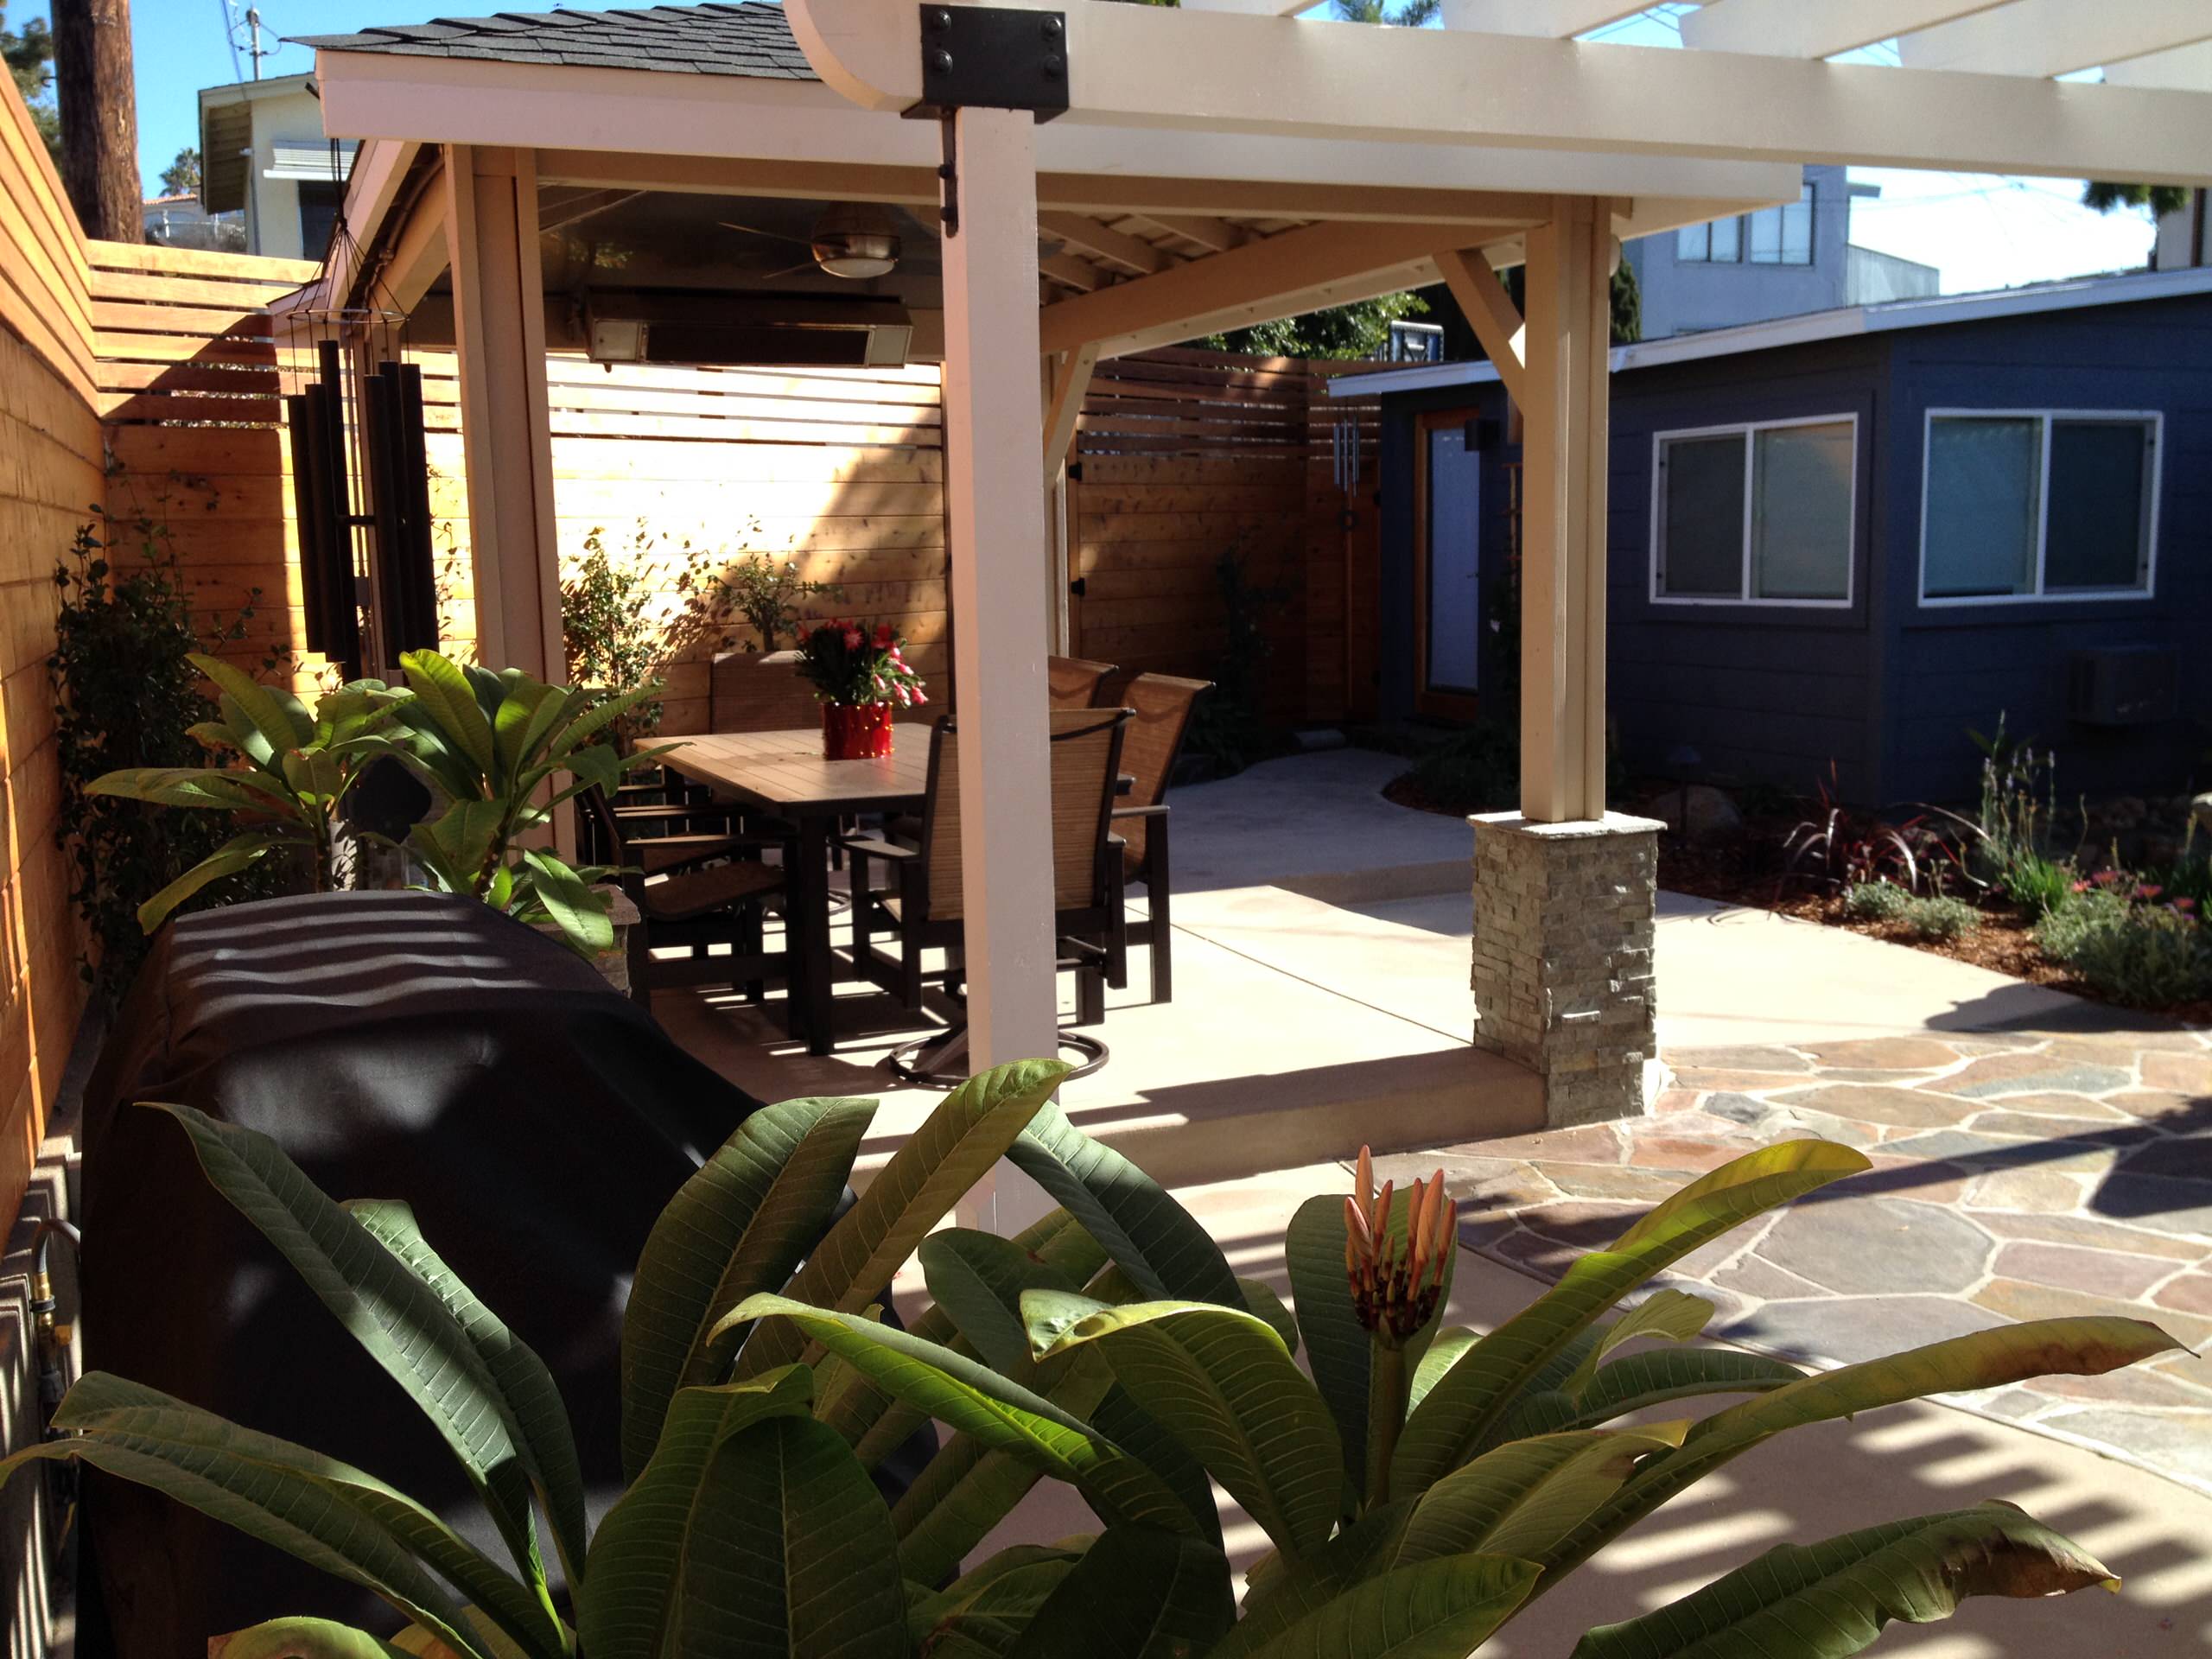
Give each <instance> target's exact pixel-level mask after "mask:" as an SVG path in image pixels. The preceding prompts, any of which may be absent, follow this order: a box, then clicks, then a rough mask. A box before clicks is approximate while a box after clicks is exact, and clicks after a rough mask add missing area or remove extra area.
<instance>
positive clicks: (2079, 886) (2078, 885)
mask: <svg viewBox="0 0 2212 1659" xmlns="http://www.w3.org/2000/svg"><path fill="white" fill-rule="evenodd" d="M2088 890H2089V884H2088V882H2087V881H2076V882H2075V884H2074V891H2075V892H2076V893H2087V892H2088Z"/></svg>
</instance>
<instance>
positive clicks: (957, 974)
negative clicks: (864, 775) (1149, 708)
mask: <svg viewBox="0 0 2212 1659" xmlns="http://www.w3.org/2000/svg"><path fill="white" fill-rule="evenodd" d="M1051 719H1052V737H1051V744H1052V903H1053V917H1052V927H1053V933H1054V937H1055V938H1056V939H1057V941H1058V951H1057V962H1058V966H1059V967H1062V968H1071V969H1074V970H1075V975H1076V1016H1075V1022H1074V1023H1075V1024H1076V1025H1077V1026H1095V1025H1098V1024H1101V1023H1102V1022H1103V1020H1105V1018H1106V982H1107V980H1108V978H1109V975H1116V974H1118V973H1120V971H1121V970H1120V967H1119V963H1118V960H1117V958H1116V945H1115V938H1116V929H1117V921H1116V918H1118V916H1119V914H1120V911H1121V864H1120V862H1119V861H1118V860H1117V859H1116V857H1115V856H1114V855H1113V854H1112V849H1110V848H1109V845H1108V841H1109V836H1108V825H1109V822H1110V816H1109V815H1110V813H1111V811H1112V808H1113V804H1114V798H1115V790H1116V783H1117V779H1118V776H1119V773H1120V771H1121V761H1122V733H1123V730H1124V728H1126V727H1127V725H1128V719H1129V715H1128V710H1127V709H1053V710H1052V715H1051ZM845 849H846V851H847V853H848V854H849V855H850V857H851V861H852V868H853V962H854V966H855V969H856V970H857V971H858V972H859V973H860V974H861V976H862V977H864V978H866V979H868V981H869V982H872V983H874V984H875V985H878V986H880V987H881V988H883V989H885V990H887V991H889V992H891V993H892V994H893V995H896V996H897V997H898V998H899V1001H900V1002H901V1003H902V1004H903V1005H904V1006H905V1007H908V1008H911V1009H913V1010H915V1011H916V1012H919V1011H920V1010H921V1008H922V1007H923V1000H922V999H923V992H924V989H925V986H926V985H927V984H928V982H930V981H931V980H935V981H936V982H938V984H939V985H940V986H941V988H943V989H944V992H945V993H946V994H947V995H954V994H956V988H957V987H958V986H959V985H960V984H961V983H962V982H963V980H964V978H965V976H966V968H965V964H964V963H963V960H962V956H961V947H962V944H963V931H962V930H963V918H964V916H965V914H966V912H965V910H964V909H963V905H962V902H961V900H962V882H963V873H962V869H961V863H960V738H959V733H958V730H957V728H956V727H955V725H954V723H953V721H952V718H951V716H950V715H946V716H945V717H944V718H942V719H940V720H939V721H938V722H937V725H936V727H935V728H934V729H933V730H932V732H931V735H930V769H929V785H928V794H927V796H926V798H925V800H924V803H923V806H922V815H921V835H920V842H919V844H918V846H912V847H907V846H902V845H899V843H897V842H891V841H887V840H882V839H880V838H877V837H874V836H853V837H851V838H849V839H848V840H847V841H846V842H845ZM879 868H880V870H881V873H882V874H883V876H884V877H885V883H884V886H883V887H881V888H880V889H879V888H878V886H877V883H876V880H875V877H876V874H877V872H878V869H879ZM879 928H880V929H881V930H882V931H883V932H884V934H885V935H886V936H887V938H890V939H895V940H896V941H897V944H898V952H897V954H896V955H895V956H893V955H891V954H888V953H887V952H885V951H883V950H879V949H878V947H877V945H876V936H877V930H878V929H879ZM927 950H943V951H944V953H945V963H944V967H943V968H941V969H938V970H936V971H935V972H934V973H931V972H928V971H925V968H924V965H923V953H924V952H925V951H927ZM1061 1042H1062V1044H1063V1046H1066V1047H1069V1048H1072V1049H1074V1050H1075V1051H1076V1052H1078V1053H1080V1054H1083V1055H1084V1056H1085V1057H1086V1058H1085V1061H1084V1065H1082V1066H1081V1067H1080V1068H1079V1069H1078V1071H1077V1075H1078V1076H1080V1075H1083V1074H1084V1073H1086V1072H1089V1071H1096V1070H1097V1068H1098V1067H1099V1066H1101V1065H1104V1064H1105V1063H1106V1058H1107V1049H1106V1045H1105V1044H1104V1043H1103V1042H1101V1041H1099V1040H1098V1039H1096V1038H1095V1037H1090V1036H1087V1035H1084V1034H1082V1033H1077V1032H1070V1031H1065V1030H1064V1031H1063V1033H1062V1034H1061ZM964 1053H965V1027H964V1026H962V1027H955V1029H954V1030H953V1031H951V1032H950V1033H938V1034H936V1035H934V1036H931V1037H929V1038H925V1039H922V1040H921V1041H919V1042H917V1043H912V1044H909V1045H907V1046H906V1048H904V1049H902V1050H900V1051H899V1052H897V1053H895V1054H894V1055H893V1069H894V1070H896V1071H899V1072H900V1073H901V1075H904V1076H907V1077H916V1078H928V1079H931V1080H936V1081H956V1080H957V1077H959V1076H964V1074H965V1068H964V1065H963V1064H960V1063H959V1062H960V1061H961V1059H962V1057H963V1056H964Z"/></svg>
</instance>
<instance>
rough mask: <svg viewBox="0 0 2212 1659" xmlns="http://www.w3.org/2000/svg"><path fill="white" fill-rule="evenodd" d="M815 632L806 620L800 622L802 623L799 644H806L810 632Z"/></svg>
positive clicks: (799, 631)
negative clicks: (807, 624)
mask: <svg viewBox="0 0 2212 1659" xmlns="http://www.w3.org/2000/svg"><path fill="white" fill-rule="evenodd" d="M812 632H814V630H813V629H812V628H810V627H808V626H806V625H805V624H804V622H802V623H800V624H799V629H798V642H799V644H801V645H804V644H805V643H806V641H807V636H808V635H810V634H811V633H812Z"/></svg>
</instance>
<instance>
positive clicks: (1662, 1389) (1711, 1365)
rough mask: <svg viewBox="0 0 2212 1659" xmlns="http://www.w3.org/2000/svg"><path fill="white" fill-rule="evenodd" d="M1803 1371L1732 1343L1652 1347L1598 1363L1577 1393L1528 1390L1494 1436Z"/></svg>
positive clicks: (1520, 1434) (1759, 1389) (1745, 1390)
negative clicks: (1747, 1352) (1698, 1346)
mask: <svg viewBox="0 0 2212 1659" xmlns="http://www.w3.org/2000/svg"><path fill="white" fill-rule="evenodd" d="M1804 1374H1805V1373H1804V1372H1803V1371H1802V1370H1799V1369H1798V1368H1797V1367H1796V1366H1795V1365H1791V1364H1788V1363H1784V1362H1783V1361H1782V1360H1778V1359H1769V1358H1768V1357H1766V1356H1765V1355H1764V1354H1746V1353H1740V1352H1738V1351H1736V1350H1735V1349H1732V1348H1659V1349H1653V1350H1651V1351H1648V1352H1645V1353H1641V1354H1630V1355H1629V1356H1628V1357H1625V1358H1623V1359H1616V1360H1614V1361H1612V1362H1611V1363H1608V1364H1605V1365H1601V1366H1599V1368H1598V1374H1597V1375H1596V1376H1593V1377H1592V1378H1591V1379H1590V1381H1589V1382H1588V1383H1586V1384H1584V1385H1583V1387H1582V1389H1580V1392H1578V1393H1575V1394H1567V1393H1565V1392H1563V1391H1561V1390H1558V1389H1552V1390H1546V1391H1541V1392H1535V1393H1530V1394H1526V1395H1522V1397H1521V1400H1520V1402H1519V1403H1518V1404H1516V1406H1515V1407H1514V1408H1513V1409H1512V1410H1511V1411H1510V1413H1508V1414H1506V1416H1505V1419H1504V1420H1503V1421H1502V1422H1501V1423H1499V1425H1498V1426H1497V1429H1496V1430H1495V1431H1494V1432H1493V1439H1494V1440H1497V1441H1498V1442H1503V1441H1506V1440H1525V1439H1527V1438H1528V1437H1529V1436H1530V1435H1532V1434H1554V1433H1560V1432H1561V1431H1563V1430H1567V1429H1575V1428H1596V1427H1600V1426H1601V1425H1603V1424H1605V1423H1610V1422H1611V1421H1613V1420H1614V1419H1615V1418H1617V1417H1625V1416H1628V1415H1629V1414H1630V1413H1632V1412H1638V1411H1647V1410H1649V1409H1650V1408H1652V1407H1654V1406H1662V1405H1665V1404H1667V1403H1669V1402H1670V1401H1675V1400H1693V1399H1699V1398H1701V1397H1703V1396H1705V1395H1714V1394H1764V1393H1765V1392H1766V1391H1767V1390H1768V1389H1778V1388H1781V1387H1783V1385H1784V1384H1786V1383H1795V1382H1796V1380H1797V1379H1798V1378H1799V1377H1801V1376H1804Z"/></svg>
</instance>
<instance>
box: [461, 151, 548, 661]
mask: <svg viewBox="0 0 2212 1659" xmlns="http://www.w3.org/2000/svg"><path fill="white" fill-rule="evenodd" d="M445 187H446V191H447V203H446V214H445V233H446V242H447V247H448V264H449V268H450V269H451V270H452V272H453V317H454V346H455V352H454V356H455V359H456V362H457V364H458V366H459V374H460V382H461V448H462V452H463V454H464V455H465V456H466V460H467V472H468V549H469V558H470V562H471V564H472V565H473V567H474V578H475V585H476V659H477V661H479V662H480V663H482V664H484V665H485V666H486V667H488V668H519V669H522V670H524V671H525V672H527V673H530V674H531V675H534V676H535V677H537V678H538V679H541V680H543V681H545V682H546V683H548V684H557V683H560V682H561V681H563V680H564V679H566V678H567V677H568V674H567V666H568V664H567V654H566V652H565V651H564V649H563V645H562V641H561V567H560V546H559V543H558V542H557V540H556V537H555V533H554V516H553V512H554V509H553V435H552V416H551V414H550V410H549V407H548V404H547V395H546V386H545V305H544V300H543V293H544V283H543V277H542V276H541V274H540V271H539V269H538V259H537V161H536V157H535V156H534V155H533V154H532V152H531V151H529V150H514V149H486V148H484V147H482V146H480V145H473V144H455V145H449V146H448V147H447V151H446V165H445Z"/></svg>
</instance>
